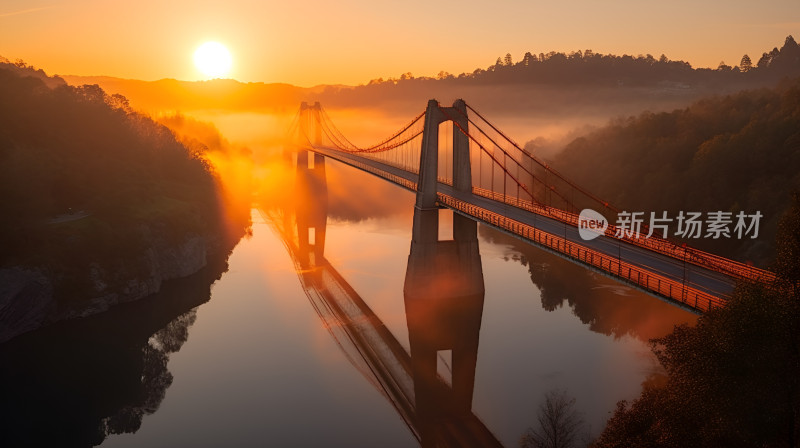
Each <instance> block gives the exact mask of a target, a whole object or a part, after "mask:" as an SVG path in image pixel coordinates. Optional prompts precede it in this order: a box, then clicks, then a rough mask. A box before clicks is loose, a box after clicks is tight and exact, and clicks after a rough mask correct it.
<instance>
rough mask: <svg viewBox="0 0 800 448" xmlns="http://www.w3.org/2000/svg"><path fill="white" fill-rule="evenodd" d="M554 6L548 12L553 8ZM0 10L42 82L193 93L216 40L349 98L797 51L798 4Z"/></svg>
mask: <svg viewBox="0 0 800 448" xmlns="http://www.w3.org/2000/svg"><path fill="white" fill-rule="evenodd" d="M557 3H558V4H557ZM488 5H489V2H485V1H473V0H465V1H459V2H455V1H432V0H407V1H405V2H380V1H374V0H373V1H366V0H339V1H334V2H332V1H327V0H326V1H319V0H306V1H303V2H288V1H284V2H276V1H273V2H268V1H264V0H226V1H201V0H191V1H190V0H177V1H165V0H157V1H156V0H138V1H136V2H124V3H123V2H117V1H114V2H110V1H105V0H69V1H66V0H3V2H2V3H0V56H4V57H6V58H8V59H12V60H15V59H17V58H21V59H24V60H25V61H27V62H28V63H31V64H33V65H35V66H37V67H41V68H44V69H45V70H46V71H47V72H48V73H51V74H64V75H67V74H71V75H110V76H117V77H124V78H137V79H144V80H155V79H161V78H176V79H183V80H196V79H200V78H201V77H202V75H201V74H200V73H199V72H198V71H197V69H196V68H195V67H194V65H193V63H192V53H193V52H194V50H195V48H196V47H197V46H198V45H199V44H201V43H202V42H204V41H207V40H216V41H219V42H221V43H223V44H225V45H226V46H227V47H228V48H229V49H230V51H231V52H232V53H233V58H234V65H233V69H232V72H231V74H230V77H233V78H236V79H239V80H242V81H263V82H288V83H292V84H296V85H301V86H311V85H315V84H323V83H325V84H359V83H364V82H367V81H369V80H370V79H373V78H378V77H384V78H386V77H389V76H395V77H397V76H399V75H400V74H401V73H404V72H408V71H410V72H412V73H414V74H415V75H429V76H432V75H435V74H436V73H438V72H439V71H440V70H445V71H448V72H451V73H454V74H458V73H461V72H464V71H467V72H471V71H473V70H474V69H475V68H478V67H481V68H486V67H487V66H489V65H491V64H492V63H493V62H494V60H495V59H496V58H497V57H498V56H501V55H505V53H507V52H510V53H511V54H512V56H513V58H514V60H515V61H516V60H519V59H520V58H521V57H522V55H523V54H524V52H525V51H531V52H534V53H537V54H538V53H541V52H544V53H547V52H549V51H551V50H555V51H565V52H569V51H572V50H584V49H587V48H590V49H592V50H594V51H595V52H600V53H615V54H623V53H627V54H633V55H636V54H646V53H652V54H653V55H654V56H656V57H658V56H659V55H660V54H661V53H665V54H666V55H667V56H668V57H669V58H670V59H683V60H688V61H689V62H691V63H692V64H693V65H694V66H695V67H704V66H706V67H707V66H710V67H716V66H717V64H719V62H720V61H721V60H724V61H725V62H726V63H728V64H730V65H736V64H738V62H739V60H740V59H741V57H742V55H743V54H744V53H748V54H750V56H751V58H752V59H753V60H754V62H755V61H757V60H758V58H759V57H760V55H761V52H763V51H765V50H769V49H771V48H772V47H774V46H780V45H782V43H783V40H784V38H785V37H786V36H787V35H789V34H794V35H795V37H796V38H800V4H798V1H797V0H765V1H762V2H754V1H752V0H745V1H742V0H728V1H717V0H714V1H705V2H697V1H696V0H692V1H688V0H673V1H669V2H666V1H662V2H658V3H656V2H651V1H642V0H606V1H598V0H571V1H568V2H555V1H546V2H545V1H534V0H517V1H495V2H492V3H491V5H492V6H491V7H489V6H488Z"/></svg>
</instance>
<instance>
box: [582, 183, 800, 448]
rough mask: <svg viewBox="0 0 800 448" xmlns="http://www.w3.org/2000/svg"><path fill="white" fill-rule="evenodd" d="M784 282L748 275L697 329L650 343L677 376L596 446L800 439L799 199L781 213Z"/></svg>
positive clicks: (623, 415)
mask: <svg viewBox="0 0 800 448" xmlns="http://www.w3.org/2000/svg"><path fill="white" fill-rule="evenodd" d="M777 246H778V247H779V250H778V255H777V259H776V263H775V265H776V272H777V273H778V275H779V277H780V278H781V279H782V282H784V283H783V284H781V283H778V284H777V285H775V286H771V287H770V286H764V285H761V284H755V283H742V284H740V285H738V286H737V288H736V290H735V291H734V293H733V295H732V297H731V298H730V299H729V301H728V304H727V306H726V307H724V308H720V309H716V310H713V311H710V312H708V313H707V314H705V315H703V316H701V317H700V319H698V321H697V325H696V326H695V327H689V326H687V325H682V326H680V327H676V328H675V330H674V331H673V332H672V333H671V334H669V335H667V336H665V337H663V338H659V339H655V340H653V341H651V345H652V348H653V351H654V353H655V354H656V357H657V358H658V360H659V361H660V362H661V364H662V365H663V366H664V369H665V370H666V372H667V374H668V377H667V380H666V383H665V384H664V385H663V386H648V385H646V386H645V388H644V391H643V392H642V395H641V396H640V397H639V398H638V399H636V400H635V401H634V402H633V403H632V404H631V405H630V406H628V405H627V404H626V403H625V402H620V403H619V404H618V405H617V410H616V411H615V413H614V415H613V416H612V417H611V419H610V420H609V421H608V424H607V426H606V428H605V430H604V431H603V434H601V435H600V438H599V439H598V440H597V442H596V444H595V446H596V447H598V448H599V447H631V446H633V447H636V446H641V447H658V446H709V447H711V446H743V447H744V446H777V447H794V446H797V445H798V442H799V441H800V353H799V352H798V346H800V257H799V256H798V253H799V252H798V251H800V199H798V197H797V195H795V198H794V204H793V206H792V207H791V208H790V210H789V211H788V212H787V213H785V214H784V216H783V218H782V219H781V224H780V231H779V232H778V235H777Z"/></svg>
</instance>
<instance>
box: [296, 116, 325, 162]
mask: <svg viewBox="0 0 800 448" xmlns="http://www.w3.org/2000/svg"><path fill="white" fill-rule="evenodd" d="M321 111H322V106H320V104H319V101H317V102H315V103H314V104H313V105H311V106H309V105H308V103H306V102H305V101H303V102H302V103H300V127H299V132H300V136H301V137H300V138H303V137H302V136H305V135H309V134H308V126H309V124H311V123H313V126H314V141H313V142H310V143H311V144H312V145H314V146H322V124H321V123H322V121H321V118H322V117H321ZM301 143H306V142H301ZM297 164H298V165H301V164H302V165H305V166H307V167H309V168H314V169H317V168H318V167H321V168H322V174H323V175H324V174H325V156H323V155H321V154H317V153H313V158H311V159H309V153H308V150H306V149H300V150H298V151H297Z"/></svg>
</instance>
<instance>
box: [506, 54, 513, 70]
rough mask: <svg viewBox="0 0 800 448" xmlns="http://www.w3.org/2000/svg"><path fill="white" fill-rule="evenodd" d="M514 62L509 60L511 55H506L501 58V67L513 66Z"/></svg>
mask: <svg viewBox="0 0 800 448" xmlns="http://www.w3.org/2000/svg"><path fill="white" fill-rule="evenodd" d="M513 64H514V62H513V61H512V60H511V53H506V57H505V58H503V65H505V66H506V67H508V66H511V65H513Z"/></svg>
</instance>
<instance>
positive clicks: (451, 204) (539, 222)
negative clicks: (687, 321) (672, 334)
mask: <svg viewBox="0 0 800 448" xmlns="http://www.w3.org/2000/svg"><path fill="white" fill-rule="evenodd" d="M305 149H308V150H311V151H314V152H316V153H319V154H321V155H324V156H326V157H329V158H332V159H334V160H337V161H340V162H342V163H345V164H348V165H350V166H353V167H355V168H359V169H361V170H364V171H367V172H369V173H371V174H374V175H376V176H378V177H381V178H383V179H385V180H388V181H390V182H393V183H395V184H397V185H399V186H401V187H403V188H406V189H408V190H410V191H412V192H416V186H417V178H418V175H417V174H416V173H412V172H409V171H406V170H403V169H400V168H397V167H395V166H392V165H389V164H386V163H383V162H381V161H378V160H375V159H370V158H366V157H359V156H357V155H354V154H347V153H342V152H340V151H336V150H334V149H331V148H323V147H313V148H312V147H307V148H305ZM437 189H438V202H439V204H440V205H442V206H444V207H448V208H451V209H453V210H454V211H456V212H458V213H460V214H463V215H466V216H469V217H472V218H474V219H477V220H479V221H480V222H482V223H484V224H488V225H491V226H493V227H496V228H498V229H500V230H503V231H505V232H506V233H509V234H511V235H513V236H515V237H517V238H520V239H522V240H524V241H526V242H530V243H533V244H535V245H537V246H540V247H543V248H545V249H548V250H550V251H553V252H556V253H558V254H560V255H562V256H565V257H568V258H570V259H572V260H574V261H576V262H579V263H581V264H584V265H587V266H589V267H591V268H593V269H596V270H598V271H600V272H602V273H604V274H606V275H609V276H611V277H614V278H616V279H617V280H621V281H623V282H626V283H629V284H631V285H633V286H636V287H638V288H640V289H642V290H644V291H646V292H648V293H650V294H653V295H656V296H658V297H661V298H667V299H669V300H672V301H676V302H678V303H679V304H682V305H684V306H687V307H689V308H691V309H693V310H698V311H706V310H708V309H710V308H712V307H715V306H721V305H723V304H724V302H725V297H727V296H729V295H730V293H731V292H732V291H733V288H734V286H735V284H736V281H737V280H736V279H735V278H733V277H731V276H728V275H725V274H722V273H719V272H716V271H712V270H710V269H706V268H704V267H702V266H698V265H695V264H692V263H689V262H686V261H684V260H680V259H676V258H674V257H671V256H669V255H665V254H662V253H659V252H656V251H652V250H648V249H646V248H643V247H641V246H638V245H636V244H631V243H628V242H626V241H624V240H619V239H616V238H612V237H608V236H600V237H598V238H596V239H594V240H591V241H585V240H583V239H582V238H580V236H579V235H578V229H577V228H576V227H575V226H574V225H569V224H567V223H565V222H563V221H559V220H557V219H554V218H552V217H549V216H543V215H540V214H537V213H535V212H532V211H529V210H524V209H522V208H518V207H514V206H512V205H509V204H507V203H504V202H500V201H496V200H493V199H490V198H487V197H484V196H481V195H477V194H474V193H463V192H456V191H455V190H454V189H453V187H452V186H450V185H448V184H446V183H442V182H440V183H439V184H438V186H437ZM684 285H685V286H684Z"/></svg>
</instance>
